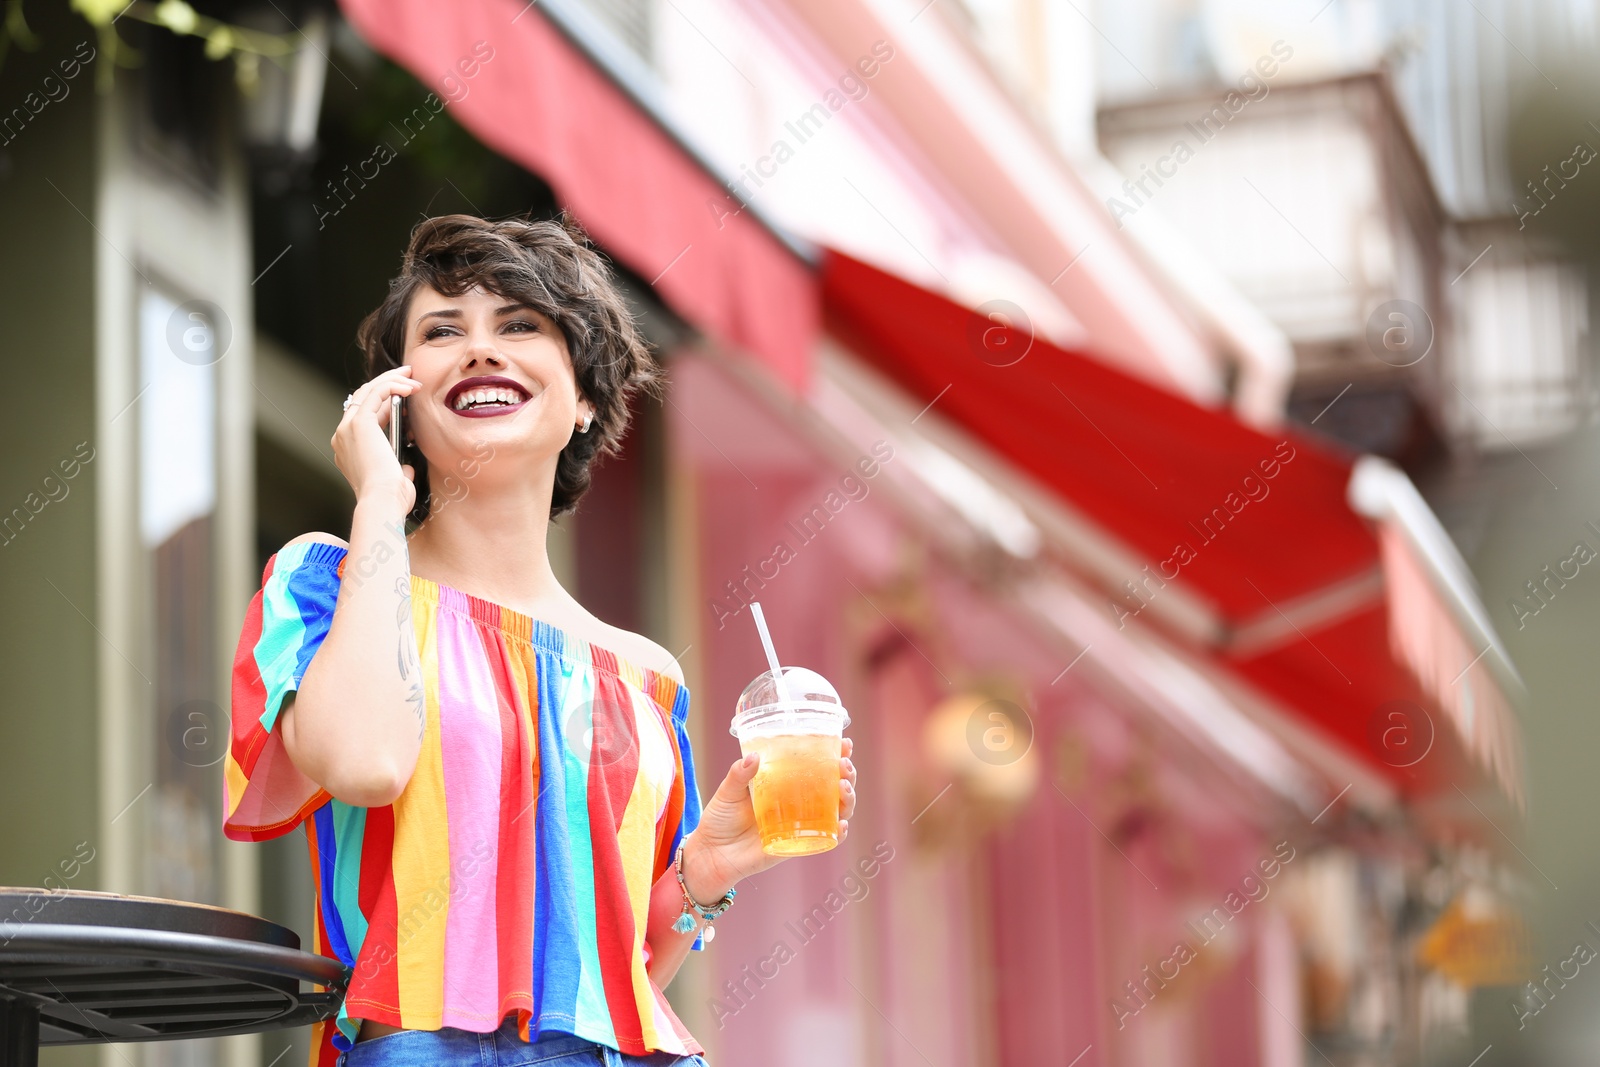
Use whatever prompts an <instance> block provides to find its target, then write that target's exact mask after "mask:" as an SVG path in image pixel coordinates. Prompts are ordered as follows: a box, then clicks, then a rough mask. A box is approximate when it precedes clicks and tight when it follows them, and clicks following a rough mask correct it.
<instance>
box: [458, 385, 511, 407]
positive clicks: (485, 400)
mask: <svg viewBox="0 0 1600 1067" xmlns="http://www.w3.org/2000/svg"><path fill="white" fill-rule="evenodd" d="M521 402H522V394H520V393H518V392H517V391H516V390H515V389H507V388H505V387H503V386H497V387H494V388H488V389H469V390H467V391H466V392H464V393H462V394H461V395H460V396H458V397H456V403H455V410H456V411H464V410H466V409H467V408H469V407H474V406H476V405H479V404H507V405H510V404H519V403H521Z"/></svg>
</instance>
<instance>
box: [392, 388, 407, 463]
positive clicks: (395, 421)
mask: <svg viewBox="0 0 1600 1067" xmlns="http://www.w3.org/2000/svg"><path fill="white" fill-rule="evenodd" d="M402 440H404V438H403V437H402V436H401V434H400V397H398V396H391V397H390V398H389V447H390V448H392V449H394V458H395V459H396V460H398V459H399V458H400V442H401V441H402Z"/></svg>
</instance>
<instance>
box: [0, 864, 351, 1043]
mask: <svg viewBox="0 0 1600 1067" xmlns="http://www.w3.org/2000/svg"><path fill="white" fill-rule="evenodd" d="M349 977H350V975H349V969H348V968H347V967H345V966H344V965H343V964H342V963H340V962H339V961H338V960H335V959H330V958H328V957H326V956H317V955H314V954H312V953H309V952H302V951H301V950H300V938H299V936H298V935H297V934H295V932H294V931H293V930H290V929H288V928H286V927H283V926H279V925H278V924H277V923H271V922H268V921H267V920H265V919H260V918H257V917H256V916H254V915H246V914H245V913H243V912H238V911H230V910H228V909H227V908H217V907H212V906H210V905H208V904H190V903H186V902H184V901H178V900H159V899H156V898H154V897H132V896H122V895H120V894H116V893H93V892H85V891H79V890H64V891H57V892H48V891H46V890H43V889H13V888H4V887H0V1067H36V1064H37V1063H38V1060H39V1046H40V1045H81V1044H89V1043H94V1042H113V1041H175V1040H179V1039H182V1038H193V1037H220V1036H223V1035H226V1034H250V1033H257V1032H260V1031H265V1030H280V1029H285V1028H288V1027H293V1026H306V1025H309V1024H311V1023H314V1022H318V1021H320V1020H322V1019H327V1018H330V1017H332V1016H333V1015H334V1014H335V1013H336V1012H337V1011H338V1010H339V1002H340V1000H341V999H343V997H344V989H345V986H346V985H347V983H348V982H349ZM301 982H310V983H314V984H316V985H321V986H324V987H326V991H325V992H304V993H303V992H301V991H300V983H301Z"/></svg>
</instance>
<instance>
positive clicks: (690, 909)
mask: <svg viewBox="0 0 1600 1067" xmlns="http://www.w3.org/2000/svg"><path fill="white" fill-rule="evenodd" d="M672 869H673V870H674V871H676V872H677V875H678V888H679V889H680V890H682V891H683V911H682V913H680V914H679V915H678V917H677V918H676V919H674V920H673V922H672V928H673V929H674V930H676V931H678V933H680V934H687V933H689V932H690V931H691V930H693V929H694V926H695V921H696V920H695V914H696V913H697V912H698V913H699V916H700V918H702V919H704V920H705V921H706V927H705V929H704V930H702V931H701V932H700V936H701V937H703V938H704V939H705V941H706V944H708V945H709V944H710V943H711V942H712V941H713V940H714V939H715V938H716V936H717V930H716V927H714V926H712V925H711V923H712V920H714V919H718V918H721V916H722V913H723V912H725V911H727V910H728V909H729V908H731V907H733V898H734V897H735V896H737V895H738V893H739V891H738V890H737V889H729V890H728V892H727V894H726V895H725V896H723V898H722V899H721V900H719V901H717V902H716V903H715V904H712V905H711V906H710V907H706V906H705V905H702V904H700V903H699V902H698V901H696V900H695V899H694V898H693V897H691V896H690V895H689V887H688V886H687V885H684V883H683V845H682V844H681V843H680V844H679V845H678V853H677V855H675V856H673V857H672Z"/></svg>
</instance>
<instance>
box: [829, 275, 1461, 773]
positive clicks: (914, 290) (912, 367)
mask: <svg viewBox="0 0 1600 1067" xmlns="http://www.w3.org/2000/svg"><path fill="white" fill-rule="evenodd" d="M823 305H824V315H825V322H826V324H827V326H828V329H829V330H830V332H832V333H833V334H835V335H836V336H838V337H840V338H841V339H842V340H844V341H845V342H846V343H847V344H849V345H850V346H851V348H852V349H853V350H854V351H855V353H856V354H857V355H858V356H859V357H861V358H863V359H864V360H866V361H867V362H868V363H870V364H872V365H874V366H876V367H877V368H878V369H879V370H880V371H882V372H883V373H884V374H886V375H887V376H888V377H890V378H891V379H892V380H894V381H895V382H896V383H897V384H898V385H899V386H900V387H902V388H903V389H905V390H906V391H907V392H908V393H910V394H911V395H912V397H913V398H914V399H915V400H916V401H918V402H922V403H929V404H932V405H933V406H934V408H935V410H937V411H939V412H940V413H942V414H943V415H944V416H945V417H946V418H947V419H949V420H951V421H953V422H955V423H956V424H958V425H960V426H962V427H963V428H965V429H966V430H967V431H968V432H970V433H972V434H973V435H974V436H976V437H977V438H979V439H980V440H982V441H984V442H985V443H987V445H988V446H989V447H991V448H992V449H994V450H995V451H996V452H997V453H999V454H1000V455H1001V456H1003V457H1004V458H1005V459H1007V460H1008V461H1010V462H1011V463H1012V464H1014V465H1015V466H1016V467H1018V468H1020V469H1021V470H1023V471H1025V472H1026V473H1027V474H1029V475H1031V476H1032V477H1033V478H1034V479H1036V480H1037V481H1038V482H1039V483H1041V484H1043V485H1044V486H1046V487H1048V488H1050V489H1052V490H1054V491H1055V492H1056V493H1057V494H1059V496H1060V497H1061V498H1062V499H1063V500H1064V501H1066V502H1067V503H1068V504H1069V505H1070V506H1071V507H1072V508H1075V509H1076V510H1077V511H1078V512H1079V513H1080V514H1081V515H1083V516H1084V517H1085V518H1087V519H1088V520H1089V521H1090V523H1091V524H1093V525H1094V526H1095V527H1097V528H1098V529H1099V530H1100V531H1102V532H1103V534H1104V536H1105V537H1106V538H1107V539H1108V540H1109V541H1111V542H1114V543H1116V544H1118V545H1119V546H1120V547H1122V548H1123V549H1126V550H1130V551H1131V554H1132V555H1133V556H1134V557H1136V558H1137V559H1139V560H1140V562H1141V563H1147V564H1148V565H1149V569H1148V571H1146V570H1143V569H1139V567H1138V565H1135V568H1134V570H1133V572H1132V573H1128V574H1122V573H1120V572H1108V571H1107V569H1106V568H1105V567H1103V566H1102V567H1101V568H1100V570H1099V572H1098V573H1087V574H1086V577H1088V578H1090V580H1091V581H1094V582H1095V583H1096V584H1097V585H1098V586H1099V587H1100V588H1102V589H1103V590H1104V591H1105V593H1106V600H1107V604H1106V610H1107V611H1108V612H1112V613H1116V612H1117V611H1118V608H1117V607H1115V606H1114V605H1117V604H1120V605H1122V610H1125V611H1127V612H1129V614H1130V615H1131V614H1132V613H1133V611H1134V610H1135V609H1136V608H1138V607H1139V604H1140V600H1139V599H1136V595H1135V594H1134V593H1133V592H1130V591H1128V589H1127V588H1126V586H1125V585H1124V584H1123V583H1124V582H1126V581H1132V582H1135V583H1137V584H1140V585H1142V587H1143V588H1144V590H1145V591H1146V595H1151V600H1152V603H1155V602H1156V601H1157V600H1159V598H1160V597H1161V596H1162V595H1163V590H1164V589H1165V587H1164V586H1161V585H1160V582H1161V581H1166V582H1169V583H1170V584H1172V585H1175V586H1178V587H1180V588H1181V589H1182V590H1184V591H1185V593H1186V594H1188V596H1189V597H1190V598H1191V599H1192V600H1193V601H1194V602H1196V603H1198V604H1200V605H1201V606H1202V610H1203V611H1205V612H1207V613H1209V614H1210V615H1211V616H1212V619H1211V623H1212V625H1210V626H1209V627H1208V628H1206V629H1205V630H1204V631H1203V632H1205V633H1208V634H1210V635H1211V636H1210V637H1209V638H1199V639H1197V638H1196V637H1195V636H1194V633H1193V632H1190V633H1189V634H1187V635H1186V636H1187V639H1188V640H1191V641H1194V640H1199V641H1201V642H1202V643H1203V644H1206V645H1207V646H1208V647H1207V648H1206V649H1205V651H1206V652H1207V653H1209V654H1211V655H1213V656H1215V657H1216V658H1217V659H1218V660H1219V661H1220V662H1222V663H1223V664H1224V665H1225V666H1226V667H1227V668H1228V669H1229V670H1231V671H1233V672H1235V673H1236V674H1237V675H1238V676H1241V677H1242V678H1243V679H1245V680H1246V681H1247V682H1249V683H1250V684H1251V685H1253V686H1254V687H1255V688H1256V689H1257V690H1258V691H1261V692H1264V693H1265V694H1267V695H1269V696H1271V697H1272V698H1274V699H1276V700H1277V701H1278V702H1279V703H1281V704H1282V705H1284V706H1286V707H1288V708H1290V709H1292V710H1293V711H1295V712H1297V713H1299V714H1300V715H1302V716H1304V717H1305V718H1308V719H1310V720H1311V721H1313V722H1314V723H1316V724H1318V725H1320V726H1321V727H1322V728H1323V729H1325V730H1327V731H1328V732H1330V733H1331V734H1333V735H1334V736H1336V737H1338V738H1340V739H1341V740H1343V741H1345V742H1347V743H1348V744H1349V746H1351V747H1352V748H1353V749H1355V750H1357V751H1359V752H1361V753H1363V754H1364V755H1365V756H1366V757H1367V759H1368V760H1369V761H1371V762H1372V763H1373V765H1374V766H1376V767H1378V768H1380V769H1381V770H1383V771H1385V772H1386V773H1387V774H1388V776H1389V777H1390V778H1391V779H1392V780H1394V781H1396V783H1397V784H1398V785H1400V786H1401V787H1402V788H1404V789H1410V788H1416V787H1420V786H1433V785H1438V784H1442V783H1443V781H1444V780H1449V779H1450V778H1451V777H1454V776H1455V775H1457V774H1459V773H1461V772H1462V771H1463V770H1464V769H1465V768H1464V761H1463V760H1462V758H1461V757H1462V753H1463V751H1464V750H1463V747H1462V746H1461V745H1460V743H1459V742H1458V741H1457V740H1456V739H1453V738H1443V739H1442V741H1443V746H1442V749H1441V750H1440V751H1439V752H1436V754H1435V758H1434V759H1432V760H1430V761H1428V762H1427V764H1426V765H1419V766H1409V767H1400V766H1396V764H1398V763H1403V762H1405V761H1404V760H1403V759H1397V758H1394V754H1393V753H1384V752H1381V751H1379V750H1378V749H1377V748H1376V747H1375V732H1374V723H1375V722H1377V721H1378V720H1379V718H1380V717H1381V716H1382V715H1383V711H1382V709H1384V708H1385V706H1386V705H1388V704H1389V703H1390V702H1393V701H1406V702H1410V703H1412V704H1414V705H1416V706H1418V707H1420V708H1427V709H1432V710H1431V711H1430V712H1429V715H1430V718H1431V719H1432V720H1433V721H1434V722H1437V723H1438V729H1439V731H1440V733H1441V734H1443V733H1445V732H1447V731H1446V729H1445V724H1446V723H1447V722H1449V721H1451V720H1450V718H1449V716H1448V715H1438V714H1434V712H1435V711H1437V708H1438V705H1437V704H1436V703H1435V702H1434V701H1433V700H1431V699H1430V698H1429V696H1427V695H1425V693H1424V689H1423V687H1422V686H1421V685H1420V684H1419V681H1418V679H1417V677H1416V676H1415V675H1413V673H1412V672H1411V671H1410V670H1408V669H1407V667H1406V665H1405V664H1404V663H1403V662H1402V661H1401V660H1400V659H1399V658H1397V656H1396V654H1395V651H1394V648H1393V646H1392V645H1391V642H1390V634H1389V618H1390V616H1389V613H1388V611H1387V610H1386V604H1385V600H1384V591H1385V586H1384V581H1383V575H1384V570H1383V561H1382V558H1381V556H1380V551H1379V540H1378V537H1377V534H1376V531H1375V529H1374V526H1373V525H1372V524H1371V523H1370V522H1369V521H1368V520H1367V519H1365V518H1363V517H1362V516H1359V515H1357V514H1356V513H1355V512H1354V511H1352V510H1351V507H1350V505H1349V503H1348V502H1347V496H1346V493H1347V486H1348V484H1349V482H1350V477H1351V470H1352V466H1353V463H1354V460H1355V457H1353V456H1350V455H1347V454H1344V453H1343V452H1341V451H1339V450H1337V449H1335V448H1334V447H1332V446H1330V445H1328V444H1325V443H1322V442H1320V441H1315V440H1310V439H1307V438H1305V437H1303V436H1300V435H1299V434H1296V433H1292V432H1289V431H1284V432H1281V433H1277V434H1273V435H1267V434H1264V433H1261V432H1259V431H1257V430H1254V429H1252V428H1250V427H1248V426H1245V425H1243V424H1242V423H1240V422H1238V421H1236V420H1235V419H1234V418H1233V417H1232V416H1230V415H1228V414H1226V413H1224V412H1220V411H1213V410H1208V409H1206V408H1202V407H1199V406H1197V405H1195V404H1193V403H1191V402H1190V401H1188V400H1186V399H1183V398H1182V397H1179V396H1176V395H1174V394H1171V393H1167V392H1164V391H1162V390H1160V389H1158V388H1156V387H1154V386H1151V385H1149V384H1146V383H1145V382H1142V381H1140V380H1138V379H1135V378H1132V377H1130V376H1129V375H1126V374H1124V373H1122V372H1120V371H1118V370H1116V369H1114V368H1113V367H1111V366H1109V365H1107V364H1106V363H1104V362H1102V361H1099V360H1096V359H1093V358H1090V357H1088V356H1085V355H1082V354H1079V353H1075V352H1068V351H1064V350H1062V349H1059V348H1056V347H1054V346H1052V345H1050V344H1047V343H1045V342H1043V341H1041V340H1038V339H1034V338H1030V337H1028V336H1026V335H1024V334H1020V333H1017V332H1015V331H1012V330H1010V329H1009V328H1007V327H1006V326H1004V325H999V324H996V323H994V322H991V321H989V320H985V319H983V318H981V317H979V316H978V315H977V314H975V313H974V312H972V311H970V310H968V309H966V308H964V307H961V306H959V305H956V304H953V303H951V302H950V301H948V300H946V299H945V298H943V297H941V296H939V295H937V294H934V293H930V292H927V291H925V290H923V289H920V288H918V287H916V286H914V285H911V284H909V283H907V282H905V281H903V280H902V279H900V278H897V277H894V276H892V275H889V274H885V273H883V272H882V271H879V270H878V269H876V268H874V267H871V266H869V265H867V264H865V263H861V262H859V261H857V260H854V259H851V258H850V257H848V256H845V255H843V254H841V253H838V252H832V251H830V252H829V253H828V254H827V256H826V257H825V260H824V266H823ZM1151 574H1154V575H1155V576H1156V578H1157V580H1150V578H1149V575H1151ZM1152 594H1153V595H1152ZM1165 595H1167V596H1169V597H1170V596H1171V594H1170V593H1167V594H1165ZM1140 614H1142V615H1144V617H1142V618H1140V619H1139V623H1140V624H1146V623H1148V622H1150V621H1151V619H1152V618H1154V617H1157V616H1158V615H1159V613H1158V612H1150V613H1148V614H1145V613H1143V612H1141V613H1140ZM1119 617H1120V616H1119ZM1388 721H1389V720H1387V719H1384V720H1383V723H1384V725H1387V723H1388ZM1378 733H1379V734H1381V730H1379V731H1378ZM1443 749H1448V750H1449V753H1448V755H1445V754H1443ZM1385 757H1387V758H1385Z"/></svg>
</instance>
